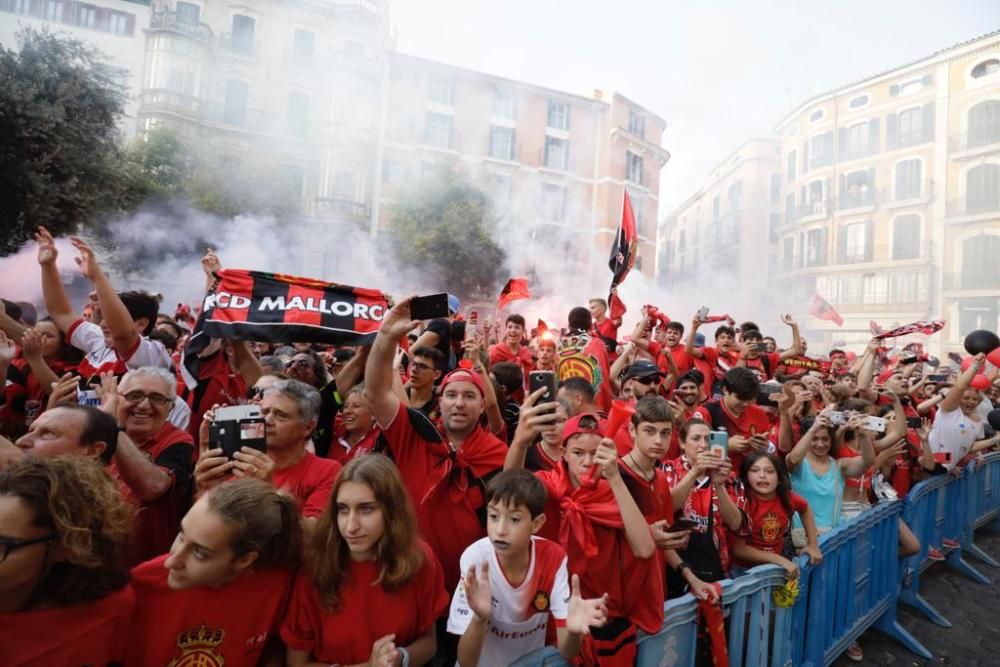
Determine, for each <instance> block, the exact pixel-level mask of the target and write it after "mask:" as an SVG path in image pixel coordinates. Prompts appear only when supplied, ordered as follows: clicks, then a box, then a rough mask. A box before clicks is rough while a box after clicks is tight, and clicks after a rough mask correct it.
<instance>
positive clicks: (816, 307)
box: [809, 294, 844, 327]
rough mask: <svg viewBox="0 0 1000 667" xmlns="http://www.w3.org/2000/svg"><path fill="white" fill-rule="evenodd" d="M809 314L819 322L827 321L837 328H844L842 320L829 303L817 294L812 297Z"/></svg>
mask: <svg viewBox="0 0 1000 667" xmlns="http://www.w3.org/2000/svg"><path fill="white" fill-rule="evenodd" d="M809 314H810V315H812V316H813V317H815V318H818V319H821V320H829V321H831V322H833V323H834V324H836V325H837V326H838V327H842V326H844V318H843V317H841V316H840V313H838V312H837V311H836V310H835V309H834V307H833V306H831V305H830V303H829V302H828V301H827V300H826V299H824V298H823V297H821V296H820V295H819V294H817V295H816V296H814V297H813V302H812V307H811V308H809Z"/></svg>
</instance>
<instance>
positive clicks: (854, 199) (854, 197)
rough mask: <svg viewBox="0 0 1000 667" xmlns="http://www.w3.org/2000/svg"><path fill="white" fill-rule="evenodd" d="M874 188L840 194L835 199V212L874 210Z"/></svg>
mask: <svg viewBox="0 0 1000 667" xmlns="http://www.w3.org/2000/svg"><path fill="white" fill-rule="evenodd" d="M875 194H876V191H875V188H870V187H864V188H861V189H860V190H857V191H850V190H849V191H847V192H841V193H840V196H839V197H837V210H838V211H847V210H850V209H855V208H874V206H875V201H876V199H877V198H876V196H875Z"/></svg>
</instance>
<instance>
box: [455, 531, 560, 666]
mask: <svg viewBox="0 0 1000 667" xmlns="http://www.w3.org/2000/svg"><path fill="white" fill-rule="evenodd" d="M481 563H487V564H489V569H490V590H491V592H492V596H493V613H492V614H491V617H490V623H489V627H488V628H487V630H486V637H485V639H484V641H483V650H482V653H481V654H480V656H479V667H506V666H507V665H509V664H510V663H512V662H514V661H515V660H517V659H518V658H520V657H522V656H524V655H526V654H528V653H530V652H532V651H534V650H537V649H540V648H542V647H543V646H545V631H546V628H547V627H548V622H549V614H550V613H551V615H552V617H553V618H555V620H556V625H557V627H562V626H563V625H564V624H565V621H566V612H567V609H568V606H569V594H570V591H569V576H568V574H567V572H568V571H567V567H566V552H565V551H563V548H562V547H561V546H559V545H558V544H556V543H555V542H551V541H549V540H545V539H542V538H540V537H532V538H531V560H530V562H529V564H528V573H527V575H526V576H525V578H524V581H523V582H522V583H521V585H520V586H517V587H516V588H515V587H514V586H511V585H510V582H509V581H507V576H506V575H505V574H504V572H503V569H502V568H501V567H500V563H499V561H498V560H497V556H496V551H495V550H494V549H493V543H492V542H490V539H489V538H488V537H484V538H482V539H480V540H477V541H476V542H473V543H472V544H471V545H470V546H469V547H468V548H467V549H466V550H465V552H464V553H463V554H462V559H461V569H460V571H461V572H462V573H463V574H464V573H465V572H468V571H469V568H470V567H472V566H473V565H475V566H476V571H477V573H478V570H479V565H480V564H481ZM472 616H473V612H472V610H471V609H469V603H468V600H466V597H465V588H464V585H463V582H461V581H460V582H459V583H458V588H457V589H456V590H455V596H454V597H453V598H452V601H451V612H450V613H449V615H448V632H450V633H452V634H456V635H461V634H464V633H465V630H466V628H468V627H469V623H471V622H472Z"/></svg>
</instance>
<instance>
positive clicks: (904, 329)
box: [875, 320, 945, 340]
mask: <svg viewBox="0 0 1000 667" xmlns="http://www.w3.org/2000/svg"><path fill="white" fill-rule="evenodd" d="M944 325H945V321H944V320H918V321H917V322H911V323H910V324H904V325H903V326H901V327H896V328H895V329H892V330H890V331H883V332H882V333H880V334H878V335H877V336H875V340H882V339H884V338H896V337H898V336H905V335H906V334H912V333H921V334H926V335H928V336H930V335H931V334H934V333H937V332H938V331H941V329H944Z"/></svg>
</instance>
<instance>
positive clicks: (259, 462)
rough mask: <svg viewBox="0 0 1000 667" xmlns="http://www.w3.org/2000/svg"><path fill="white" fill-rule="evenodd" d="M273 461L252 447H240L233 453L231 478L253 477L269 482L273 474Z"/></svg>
mask: <svg viewBox="0 0 1000 667" xmlns="http://www.w3.org/2000/svg"><path fill="white" fill-rule="evenodd" d="M274 465H275V464H274V459H272V458H271V457H270V456H268V455H267V454H265V453H264V452H262V451H260V450H259V449H254V448H253V447H240V450H239V451H238V452H234V453H233V477H253V478H254V479H259V480H261V481H262V482H270V481H271V475H273V474H274Z"/></svg>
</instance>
